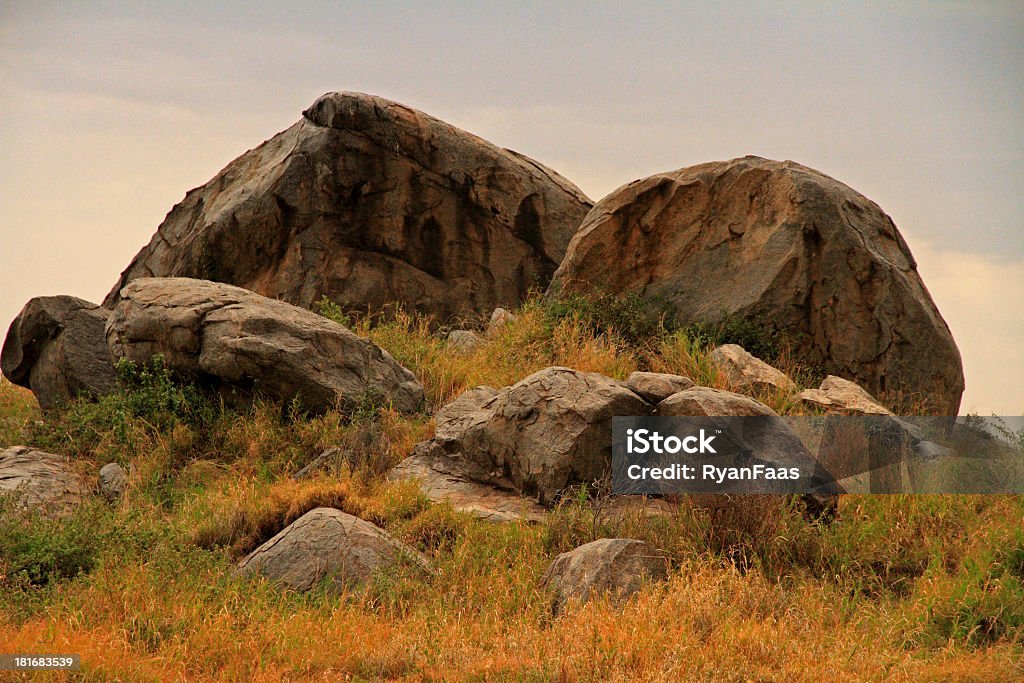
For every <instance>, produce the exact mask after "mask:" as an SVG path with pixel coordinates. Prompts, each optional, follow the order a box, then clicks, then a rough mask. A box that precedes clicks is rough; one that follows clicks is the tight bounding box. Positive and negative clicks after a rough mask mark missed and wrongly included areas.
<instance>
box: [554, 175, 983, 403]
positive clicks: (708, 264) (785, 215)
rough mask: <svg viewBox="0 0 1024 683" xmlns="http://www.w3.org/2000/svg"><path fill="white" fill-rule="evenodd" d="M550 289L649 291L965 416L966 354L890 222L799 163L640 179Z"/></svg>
mask: <svg viewBox="0 0 1024 683" xmlns="http://www.w3.org/2000/svg"><path fill="white" fill-rule="evenodd" d="M549 291H550V292H559V293H573V292H578V293H583V294H589V293H600V292H603V293H616V294H618V293H642V294H644V295H646V296H652V297H659V298H661V299H663V300H664V301H666V302H667V303H668V305H669V306H670V307H671V309H672V310H673V311H674V313H675V314H676V315H677V317H678V318H680V319H681V320H682V321H707V322H715V321H720V320H721V319H722V316H723V315H725V316H730V317H732V318H734V319H735V318H738V319H746V320H750V321H753V322H754V323H755V324H760V325H763V326H765V327H766V328H768V331H778V332H779V333H781V334H782V335H783V336H785V337H787V338H788V339H790V340H791V341H792V343H793V345H794V346H793V349H792V350H793V352H794V354H795V356H796V358H797V359H799V360H801V361H802V362H804V363H806V364H808V365H821V366H823V367H824V368H825V369H826V370H827V371H829V372H831V373H833V374H836V375H841V376H844V377H849V378H851V379H854V380H856V381H857V382H858V383H860V384H861V385H862V386H864V387H865V388H867V389H868V390H869V391H870V392H872V393H874V394H876V395H887V394H901V395H903V396H904V397H910V398H916V399H919V400H921V401H923V402H926V403H927V404H928V407H929V408H931V409H932V410H933V411H935V412H937V413H938V414H945V415H955V414H956V413H957V408H958V407H959V405H960V396H961V394H962V393H963V388H964V379H963V368H962V364H961V360H960V353H959V351H958V350H957V347H956V344H955V343H954V341H953V337H952V335H951V334H950V332H949V328H948V327H947V326H946V324H945V322H944V321H943V320H942V317H941V316H940V315H939V312H938V310H937V309H936V307H935V304H934V302H933V301H932V299H931V297H930V296H929V294H928V291H927V290H926V289H925V287H924V284H923V283H922V282H921V278H920V276H919V275H918V272H917V264H916V263H915V262H914V258H913V256H912V255H911V253H910V249H909V248H908V247H907V245H906V243H905V242H904V240H903V238H902V237H901V236H900V234H899V231H898V230H897V229H896V226H895V225H894V224H893V222H892V220H891V219H890V218H889V217H888V216H887V215H885V213H884V212H883V211H882V210H881V209H880V208H879V207H878V206H877V205H876V204H875V203H874V202H871V201H870V200H868V199H866V198H865V197H863V196H862V195H860V194H858V193H857V192H854V191H853V190H851V189H850V188H849V187H847V186H845V185H843V184H841V183H839V182H837V181H835V180H833V179H832V178H829V177H828V176H826V175H824V174H822V173H819V172H817V171H814V170H812V169H809V168H807V167H805V166H801V165H800V164H796V163H794V162H791V161H786V162H777V161H769V160H766V159H760V158H758V157H744V158H742V159H734V160H732V161H727V162H717V163H708V164H701V165H699V166H693V167H690V168H684V169H681V170H679V171H675V172H672V173H663V174H659V175H655V176H652V177H650V178H646V179H643V180H638V181H635V182H633V183H630V184H628V185H625V186H623V187H622V188H619V189H618V190H616V191H615V192H613V193H612V194H610V195H609V196H607V197H605V198H604V199H603V200H601V201H600V202H599V203H598V204H597V205H596V206H595V207H594V208H593V209H592V210H591V211H590V213H589V214H588V215H587V217H586V219H584V222H583V224H582V225H581V226H580V229H579V231H578V232H577V233H576V235H575V236H574V237H573V240H572V243H571V244H570V246H569V250H568V252H567V254H566V257H565V259H564V260H563V261H562V265H561V266H560V267H559V269H558V271H557V272H556V274H555V276H554V278H553V280H552V283H551V286H550V287H549Z"/></svg>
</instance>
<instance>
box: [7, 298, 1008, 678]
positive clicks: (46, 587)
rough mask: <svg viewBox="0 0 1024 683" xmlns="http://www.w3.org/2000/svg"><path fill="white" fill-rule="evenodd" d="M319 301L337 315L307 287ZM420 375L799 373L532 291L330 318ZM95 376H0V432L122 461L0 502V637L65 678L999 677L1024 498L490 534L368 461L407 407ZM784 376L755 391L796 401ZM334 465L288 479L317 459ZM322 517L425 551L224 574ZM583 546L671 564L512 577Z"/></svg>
mask: <svg viewBox="0 0 1024 683" xmlns="http://www.w3.org/2000/svg"><path fill="white" fill-rule="evenodd" d="M321 312H322V313H324V314H325V315H328V316H330V317H335V318H337V319H344V317H343V316H342V314H341V312H340V309H337V308H336V307H332V306H331V305H330V303H329V302H325V303H324V305H323V307H322V311H321ZM344 322H347V323H348V324H349V325H351V326H353V327H354V328H355V329H356V331H357V332H358V333H359V334H360V335H363V336H366V337H369V338H370V339H372V340H373V341H374V342H376V343H377V344H379V345H380V346H381V347H383V348H384V349H386V350H388V351H389V352H391V353H392V354H393V355H394V356H395V358H396V359H397V360H398V361H399V362H401V363H402V364H403V365H405V366H406V367H408V368H409V369H411V370H412V371H413V372H414V373H415V374H416V376H417V377H418V378H420V380H421V381H422V383H423V385H424V388H425V390H426V394H427V399H428V402H429V403H430V404H431V405H432V406H434V407H436V406H439V405H442V404H443V403H444V402H446V401H448V400H450V399H451V398H453V397H455V396H457V395H458V394H460V393H461V392H462V391H464V390H466V389H467V388H471V387H473V386H476V385H479V384H489V385H492V386H497V387H500V386H507V385H510V384H512V383H514V382H516V381H517V380H519V379H521V378H523V377H525V376H527V375H528V374H530V373H532V372H534V371H536V370H539V369H541V368H544V367H547V366H550V365H565V366H569V367H572V368H576V369H579V370H586V371H596V372H601V373H604V374H606V375H609V376H611V377H615V378H619V379H624V378H625V377H626V376H627V375H628V374H629V373H630V372H632V371H634V370H637V369H646V370H655V371H665V372H673V373H678V374H683V375H687V376H690V377H692V378H693V379H694V380H696V381H697V382H698V383H699V384H704V385H710V386H719V387H721V388H730V387H728V386H726V384H725V381H724V379H722V378H721V377H719V376H717V374H716V373H715V372H714V370H713V368H712V367H711V366H710V364H709V363H708V362H707V360H706V354H707V351H708V349H709V348H710V345H711V344H712V343H714V342H718V341H738V342H740V343H742V344H744V345H745V346H747V347H748V348H751V347H752V346H753V345H755V344H762V345H763V346H762V347H761V348H760V349H759V351H760V354H759V355H762V354H763V355H772V358H770V360H773V361H774V362H775V363H776V365H777V366H778V367H780V368H781V369H782V370H784V371H786V372H787V373H788V374H790V376H792V377H793V378H794V379H796V380H797V383H798V384H800V385H804V386H812V385H813V384H814V382H815V380H816V379H820V377H816V372H815V371H814V369H806V368H801V367H798V366H796V365H795V364H794V363H793V362H791V361H790V360H788V358H787V353H786V345H785V343H784V341H782V340H774V339H764V338H762V337H759V336H758V334H757V332H756V331H755V330H752V329H748V328H745V327H743V326H742V325H725V326H718V327H709V326H690V327H688V328H683V329H680V330H675V331H668V330H666V329H665V326H664V325H663V324H662V321H661V320H659V319H656V318H655V319H652V318H650V317H648V316H645V314H644V308H643V306H641V305H639V304H637V303H636V302H633V303H632V304H630V303H629V302H628V301H627V302H624V303H621V305H616V306H612V305H609V306H599V307H593V306H587V305H583V304H582V303H581V302H573V301H571V300H570V301H562V302H542V301H541V300H539V299H534V300H531V301H530V302H528V303H527V304H525V305H524V306H523V307H522V308H521V309H520V310H519V311H517V318H516V319H515V320H514V321H513V322H511V323H510V324H508V325H507V326H506V327H504V328H503V329H502V330H501V331H499V332H497V333H496V334H494V335H492V336H491V337H488V338H487V339H486V340H485V341H484V342H483V343H482V344H481V345H480V346H478V347H476V348H475V349H473V350H472V351H469V352H465V353H460V352H456V351H455V350H454V349H451V348H449V347H448V345H447V343H446V342H445V341H443V339H442V338H441V337H440V336H439V335H437V334H436V332H435V331H434V330H432V328H431V325H430V321H429V320H426V319H423V318H418V317H414V316H408V315H401V314H400V315H398V316H397V317H396V318H394V319H391V320H388V321H380V320H373V319H370V318H366V319H362V320H359V321H357V322H355V323H352V322H351V321H348V320H347V319H344ZM121 373H122V383H123V389H122V390H121V392H120V393H118V394H116V395H113V396H108V397H106V398H103V399H101V400H100V401H98V402H86V401H80V402H75V403H73V404H71V405H69V406H67V407H66V408H65V409H63V410H60V411H56V412H53V413H52V414H47V415H46V416H45V417H44V416H43V415H41V413H40V412H39V410H38V407H37V406H36V404H35V400H34V398H33V397H32V395H31V393H29V392H28V391H26V390H23V389H20V388H18V387H14V386H12V385H10V384H9V383H7V382H6V381H5V380H0V382H2V383H0V447H6V446H10V445H15V444H29V445H34V446H37V447H39V448H42V449H44V450H48V451H51V452H55V453H61V454H66V455H68V456H70V457H72V458H74V459H75V460H76V462H77V465H78V466H80V467H81V469H82V471H83V472H87V473H89V476H91V477H95V472H96V471H97V470H98V468H99V467H100V466H101V465H103V464H104V463H107V462H111V461H117V462H119V463H121V464H123V465H125V466H126V467H127V466H128V465H131V466H132V467H133V468H134V469H133V473H132V475H131V480H130V486H129V488H128V490H127V492H126V494H125V495H124V497H122V498H121V499H120V500H119V501H117V502H116V503H108V502H106V501H105V500H103V499H102V498H100V497H99V496H96V497H93V498H92V499H91V500H90V501H89V502H87V503H86V504H85V505H83V506H82V507H81V508H79V509H78V511H77V512H76V513H75V514H74V515H73V516H71V517H68V518H64V519H59V520H53V519H46V518H43V517H40V516H38V515H32V514H19V513H15V512H14V511H12V510H7V511H6V512H5V513H4V514H3V515H0V586H2V590H0V644H2V647H0V650H2V651H4V652H32V653H44V652H45V653H78V654H81V656H82V662H83V668H82V671H81V672H79V673H78V674H53V675H52V678H53V679H57V680H59V679H61V677H62V676H68V677H70V676H72V675H74V676H76V677H78V678H81V679H82V680H132V681H138V680H142V681H148V680H153V681H168V680H189V681H196V680H223V679H227V680H245V681H250V680H251V681H264V680H266V681H276V680H381V679H385V680H392V679H393V680H409V681H419V680H434V681H440V680H508V681H512V680H515V681H521V680H526V681H531V680H533V681H542V680H566V681H591V680H593V681H608V680H611V681H616V680H620V681H632V680H665V681H675V680H725V681H732V680H735V681H747V680H754V681H792V680H807V681H819V680H851V679H855V680H865V679H866V680H915V681H916V680H978V681H989V680H991V681H1009V680H1020V679H1022V678H1024V666H1022V664H1021V662H1022V661H1024V500H1022V499H1021V498H1019V497H1012V496H902V495H891V496H862V497H859V496H844V497H843V498H842V499H841V501H840V505H839V511H838V515H837V518H836V519H835V520H834V521H833V522H831V523H829V524H824V523H816V522H812V521H808V520H806V519H804V517H803V516H801V514H800V510H799V509H796V508H795V507H791V506H789V505H788V504H787V503H785V502H784V501H781V500H779V499H777V498H767V497H745V498H744V497H736V498H733V499H723V498H713V499H699V498H687V499H683V500H680V501H678V505H677V508H678V509H677V510H676V512H675V514H674V515H672V516H671V517H670V518H666V519H656V520H646V521H645V520H641V519H635V518H629V517H628V516H627V517H625V518H612V517H611V516H609V515H607V514H606V513H605V509H604V505H603V495H602V492H601V491H600V490H599V489H595V488H593V487H586V486H584V487H579V488H577V489H575V490H574V491H573V492H572V495H569V496H566V497H565V498H564V499H563V500H562V501H561V503H560V504H559V506H558V507H557V508H556V510H555V511H554V513H553V514H552V515H551V517H550V519H549V521H548V522H547V523H545V524H535V525H530V524H526V523H518V524H493V523H488V522H484V521H481V520H478V519H475V518H473V517H470V516H468V515H465V514H460V513H456V512H454V511H453V510H452V509H451V508H450V507H448V506H445V505H434V504H430V503H429V502H428V501H427V500H426V499H425V498H423V497H422V496H421V495H420V494H419V493H418V491H417V490H416V489H415V487H413V486H412V485H410V484H408V483H403V484H397V483H388V482H386V481H385V479H384V476H383V475H384V473H385V472H386V471H387V469H389V468H390V467H391V466H393V465H395V464H396V463H397V462H399V461H400V460H401V459H402V458H403V457H405V456H406V455H408V454H409V452H410V451H411V450H412V448H413V446H414V444H416V443H417V442H419V441H421V440H423V439H426V438H428V437H429V436H430V435H431V433H432V424H431V419H430V416H429V414H428V413H427V412H423V413H421V414H419V415H414V416H411V417H408V416H401V415H399V414H398V413H397V412H395V411H393V410H391V409H389V408H388V406H382V405H379V401H375V400H374V398H373V397H369V396H368V397H366V400H365V401H363V402H362V403H361V404H360V405H359V406H358V407H356V408H353V409H351V410H349V411H348V412H347V413H342V412H338V411H332V412H328V413H326V414H323V415H318V416H311V415H307V414H304V413H303V412H302V410H301V408H300V407H299V406H297V405H280V404H275V403H273V402H268V401H262V402H257V403H255V404H254V405H251V406H250V407H246V408H240V407H237V406H234V407H232V406H230V405H228V404H226V403H224V402H222V401H220V400H218V399H215V398H211V397H208V396H204V395H203V394H201V393H200V392H199V391H197V390H196V389H194V388H192V387H189V386H182V385H179V384H178V383H176V382H175V380H174V378H173V377H172V376H171V374H170V373H169V372H168V371H167V370H165V369H164V368H162V367H161V366H160V365H159V363H158V364H156V365H154V366H151V367H146V368H139V367H134V366H127V365H124V366H122V368H121ZM794 395H795V391H794V392H788V393H787V392H779V393H775V394H771V395H762V396H758V397H757V398H759V399H760V400H762V401H764V402H765V403H767V404H768V405H770V406H771V407H772V408H774V409H775V410H776V411H778V412H780V413H785V414H794V413H799V412H800V411H801V410H804V408H801V407H800V405H798V404H797V402H796V401H795V400H794ZM335 446H337V447H340V451H339V455H338V456H337V457H336V458H335V459H333V460H331V461H330V462H329V463H328V465H327V466H326V467H324V468H322V469H320V470H318V471H317V473H316V474H315V475H314V476H312V477H310V478H307V479H302V480H298V481H296V480H294V479H292V476H291V475H293V474H294V473H295V472H296V471H298V470H299V469H301V468H302V467H303V466H305V465H307V464H309V463H310V462H311V461H312V460H313V459H314V458H315V457H316V456H318V455H319V454H320V453H321V452H322V451H324V450H325V449H326V448H328V447H335ZM318 506H330V507H336V508H339V509H341V510H344V511H346V512H349V513H351V514H355V515H358V516H360V517H362V518H364V519H367V520H369V521H372V522H373V523H375V524H378V525H380V526H382V527H383V528H385V529H386V530H387V531H388V532H390V533H392V534H393V535H395V536H396V537H398V538H399V539H401V540H404V541H406V542H408V543H410V544H412V545H414V546H415V547H416V548H418V549H419V550H421V551H423V552H424V553H426V554H427V556H428V557H430V559H431V560H432V562H433V564H434V567H435V569H436V572H435V573H434V574H432V575H430V576H426V577H424V576H421V575H418V574H412V573H405V572H404V571H403V570H401V569H395V570H394V571H393V572H391V573H388V574H384V575H381V576H380V577H379V578H378V579H377V580H376V581H375V582H374V583H372V584H371V585H369V586H368V587H366V588H365V589H364V590H362V591H360V592H357V593H352V594H348V595H340V596H339V595H332V594H328V593H326V592H318V591H314V592H312V593H308V594H296V593H290V592H286V591H282V590H280V589H278V588H276V587H275V586H273V585H272V584H269V583H267V582H265V581H263V580H260V579H243V578H238V577H235V576H234V575H233V573H232V567H233V564H234V563H235V562H236V561H237V560H238V559H239V558H240V557H242V556H243V555H244V554H245V553H247V552H248V551H250V550H252V549H253V548H255V547H256V546H257V545H258V544H259V543H261V542H262V541H264V540H266V539H268V538H270V537H271V536H272V535H274V534H275V533H276V532H277V531H279V530H280V529H281V528H283V527H284V526H285V525H286V524H288V523H290V522H291V521H293V520H295V519H297V518H298V517H299V516H301V515H302V514H303V513H304V512H306V511H308V510H310V509H312V508H315V507H318ZM603 536H618V537H632V538H641V539H644V540H648V541H650V542H652V543H654V544H656V545H657V546H658V547H659V548H662V549H664V550H666V551H667V552H668V553H669V554H670V556H671V558H672V563H673V569H672V575H671V578H670V580H669V581H667V582H665V583H663V584H657V585H652V586H650V587H648V588H647V589H646V590H644V591H642V592H641V593H640V594H639V595H638V596H637V597H635V598H634V599H632V600H630V601H629V602H628V603H627V604H626V605H625V606H623V607H620V608H616V607H613V606H612V605H611V604H609V603H608V602H607V601H600V600H598V601H594V602H591V603H588V604H586V605H583V606H581V607H580V606H576V607H572V608H570V609H569V610H568V611H567V612H566V613H564V614H562V615H561V616H559V617H557V618H555V617H553V616H552V614H551V610H550V596H549V595H546V594H545V593H544V591H542V590H540V589H539V588H538V582H539V579H540V577H541V575H542V573H543V572H544V570H545V569H546V567H547V566H548V564H549V563H550V562H551V560H552V559H553V558H554V557H555V556H556V555H557V554H558V553H560V552H563V551H566V550H569V549H571V548H574V547H576V546H577V545H579V544H580V543H584V542H588V541H591V540H594V539H596V538H600V537H603Z"/></svg>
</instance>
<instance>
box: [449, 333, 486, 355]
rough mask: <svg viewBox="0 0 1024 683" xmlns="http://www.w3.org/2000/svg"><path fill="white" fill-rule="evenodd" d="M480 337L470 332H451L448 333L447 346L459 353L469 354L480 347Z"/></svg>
mask: <svg viewBox="0 0 1024 683" xmlns="http://www.w3.org/2000/svg"><path fill="white" fill-rule="evenodd" d="M481 341H483V340H482V339H480V335H478V334H477V333H476V332H473V331H471V330H452V331H451V332H449V333H448V346H449V347H451V348H453V349H455V350H456V351H458V352H460V353H469V352H470V351H472V350H473V349H475V348H476V347H478V346H480V342H481Z"/></svg>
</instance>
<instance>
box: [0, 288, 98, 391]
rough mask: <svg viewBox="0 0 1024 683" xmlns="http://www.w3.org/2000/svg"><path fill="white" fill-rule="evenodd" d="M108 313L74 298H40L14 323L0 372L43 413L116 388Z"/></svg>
mask: <svg viewBox="0 0 1024 683" xmlns="http://www.w3.org/2000/svg"><path fill="white" fill-rule="evenodd" d="M109 317H110V312H109V311H108V310H106V309H104V308H100V307H99V306H97V305H96V304H91V303H89V302H88V301H83V300H82V299H76V298H75V297H73V296H41V297H36V298H34V299H32V300H31V301H29V302H28V303H27V304H25V307H24V308H22V309H21V313H19V314H18V317H17V318H15V319H14V322H12V323H11V327H10V329H9V330H8V331H7V338H6V339H5V340H4V346H3V351H2V353H0V368H2V370H3V373H4V376H5V377H7V379H9V380H10V381H11V382H13V383H14V384H18V385H20V386H23V387H26V388H28V389H31V390H32V393H33V394H35V396H36V400H38V401H39V405H40V406H41V407H42V408H43V409H49V408H53V407H55V406H58V405H60V404H61V403H64V402H66V401H68V400H70V399H72V398H75V397H77V396H82V395H85V396H100V395H103V394H107V393H110V392H112V391H114V390H115V389H116V388H117V372H116V371H115V369H114V365H113V363H112V361H111V358H110V351H109V350H108V349H107V341H106V337H105V336H104V334H103V329H104V326H105V325H106V324H107V318H109Z"/></svg>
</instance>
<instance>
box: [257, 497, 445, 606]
mask: <svg viewBox="0 0 1024 683" xmlns="http://www.w3.org/2000/svg"><path fill="white" fill-rule="evenodd" d="M402 563H408V564H412V565H413V566H417V567H419V568H420V569H423V570H427V569H428V568H429V566H430V565H429V563H428V561H427V559H426V558H425V557H424V556H423V555H421V554H420V553H419V552H417V551H416V550H414V549H412V548H410V547H409V546H407V545H404V544H403V543H401V542H399V541H398V540H396V539H395V538H393V537H392V536H391V535H390V534H388V533H387V532H386V531H384V530H383V529H381V528H379V527H376V526H374V525H373V524H370V523H369V522H367V521H365V520H362V519H359V518H358V517H353V516H352V515H350V514H347V513H344V512H342V511H341V510H335V509H333V508H316V509H314V510H310V511H309V512H307V513H306V514H304V515H303V516H302V517H299V518H298V519H297V520H295V521H294V522H292V523H291V524H289V525H288V526H286V527H285V528H284V529H282V530H281V531H280V532H279V533H278V534H277V535H276V536H274V537H273V538H271V539H270V540H269V541H267V542H266V543H264V544H263V545H261V546H260V547H258V548H256V550H253V551H252V552H251V553H250V554H249V555H247V556H246V557H245V558H244V559H243V560H242V561H241V562H239V563H238V572H239V573H240V574H241V575H243V576H249V575H254V574H260V575H262V576H265V577H267V578H268V579H270V580H271V581H274V582H275V583H279V584H281V585H283V586H286V587H288V588H291V589H292V590H296V591H308V590H310V589H311V588H313V587H314V586H316V585H317V584H318V583H320V582H321V581H324V582H327V583H328V586H329V587H330V588H332V589H342V588H345V587H355V586H360V585H363V584H365V583H366V582H367V581H369V580H370V579H371V578H373V576H374V575H375V574H376V573H378V572H380V571H385V570H387V569H388V568H391V567H395V566H398V565H400V564H402Z"/></svg>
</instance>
